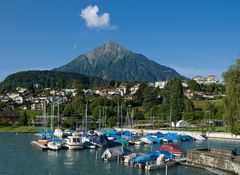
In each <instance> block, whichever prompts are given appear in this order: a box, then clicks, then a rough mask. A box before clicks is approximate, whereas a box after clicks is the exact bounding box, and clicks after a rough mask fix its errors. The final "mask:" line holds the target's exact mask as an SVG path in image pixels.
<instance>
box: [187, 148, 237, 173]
mask: <svg viewBox="0 0 240 175" xmlns="http://www.w3.org/2000/svg"><path fill="white" fill-rule="evenodd" d="M187 165H190V166H196V167H202V168H206V167H211V168H216V169H220V170H224V171H228V172H232V173H234V174H239V175H240V156H238V155H236V150H225V149H218V148H209V149H207V148H206V149H193V150H191V151H190V152H189V153H188V154H187Z"/></svg>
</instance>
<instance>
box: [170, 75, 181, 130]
mask: <svg viewBox="0 0 240 175" xmlns="http://www.w3.org/2000/svg"><path fill="white" fill-rule="evenodd" d="M170 84H171V93H170V117H171V121H173V122H174V124H175V126H176V123H177V121H178V120H180V119H181V118H182V112H183V109H184V94H183V87H182V82H181V79H180V78H174V79H173V80H170Z"/></svg>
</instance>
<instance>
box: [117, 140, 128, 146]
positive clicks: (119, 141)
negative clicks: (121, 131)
mask: <svg viewBox="0 0 240 175" xmlns="http://www.w3.org/2000/svg"><path fill="white" fill-rule="evenodd" d="M115 142H117V143H120V144H122V145H128V141H127V140H124V139H118V140H115Z"/></svg>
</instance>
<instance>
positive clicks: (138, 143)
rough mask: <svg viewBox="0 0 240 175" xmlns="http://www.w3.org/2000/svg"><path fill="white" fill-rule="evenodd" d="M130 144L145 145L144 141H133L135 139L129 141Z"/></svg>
mask: <svg viewBox="0 0 240 175" xmlns="http://www.w3.org/2000/svg"><path fill="white" fill-rule="evenodd" d="M128 142H129V144H130V145H143V144H144V142H143V141H141V140H139V139H133V138H131V139H129V140H128Z"/></svg>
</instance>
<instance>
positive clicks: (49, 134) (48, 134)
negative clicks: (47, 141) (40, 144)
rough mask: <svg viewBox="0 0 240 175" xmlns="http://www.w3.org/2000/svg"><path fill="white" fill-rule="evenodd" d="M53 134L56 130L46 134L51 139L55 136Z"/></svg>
mask: <svg viewBox="0 0 240 175" xmlns="http://www.w3.org/2000/svg"><path fill="white" fill-rule="evenodd" d="M53 134H54V130H50V131H48V132H47V133H46V137H47V138H50V137H52V136H53Z"/></svg>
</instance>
